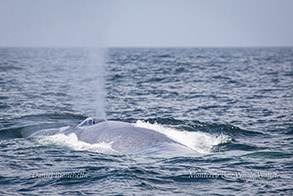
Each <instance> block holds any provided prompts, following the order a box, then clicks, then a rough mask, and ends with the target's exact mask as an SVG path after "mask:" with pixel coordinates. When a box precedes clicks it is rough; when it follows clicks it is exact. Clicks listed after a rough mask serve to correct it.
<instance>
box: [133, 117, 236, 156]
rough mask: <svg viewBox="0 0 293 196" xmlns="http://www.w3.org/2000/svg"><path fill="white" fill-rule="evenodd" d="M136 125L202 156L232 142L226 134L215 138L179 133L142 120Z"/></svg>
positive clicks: (188, 132)
mask: <svg viewBox="0 0 293 196" xmlns="http://www.w3.org/2000/svg"><path fill="white" fill-rule="evenodd" d="M134 125H135V126H137V127H143V128H147V129H153V130H156V131H158V132H160V133H162V134H164V135H166V136H167V137H169V138H171V139H173V140H175V141H176V142H178V143H180V144H183V145H185V146H187V147H189V148H191V149H193V150H195V151H197V152H199V153H202V154H206V153H211V152H212V151H213V147H214V146H216V145H219V144H225V143H228V142H230V141H231V138H230V137H229V136H226V135H224V134H221V135H219V136H214V135H212V134H209V133H204V132H190V131H179V130H176V129H174V128H169V127H165V126H163V125H160V124H157V123H154V124H151V123H148V122H143V121H141V120H138V121H137V122H136V123H134Z"/></svg>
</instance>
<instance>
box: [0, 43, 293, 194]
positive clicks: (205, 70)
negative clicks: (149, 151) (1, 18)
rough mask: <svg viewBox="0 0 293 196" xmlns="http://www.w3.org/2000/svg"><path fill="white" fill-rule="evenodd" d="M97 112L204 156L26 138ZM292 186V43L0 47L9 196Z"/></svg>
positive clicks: (0, 121) (1, 148)
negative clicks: (127, 151)
mask: <svg viewBox="0 0 293 196" xmlns="http://www.w3.org/2000/svg"><path fill="white" fill-rule="evenodd" d="M87 117H98V118H105V119H107V120H116V121H123V122H129V123H132V124H134V125H135V126H139V127H146V128H150V129H153V130H156V131H158V132H161V133H163V134H165V135H167V136H168V137H170V138H172V139H174V140H176V141H177V142H179V143H181V144H183V145H185V146H187V147H189V148H190V149H192V150H194V151H195V152H197V153H196V154H195V155H193V156H186V155H185V156H184V155H182V156H178V155H176V156H175V155H174V156H172V155H166V156H155V155H154V156H153V155H143V154H141V155H140V154H138V155H137V154H136V155H133V154H117V153H113V151H111V146H109V145H105V144H103V143H101V144H96V145H90V144H87V143H84V142H81V141H78V140H77V139H76V137H69V136H65V135H60V134H59V135H55V136H43V137H29V138H26V137H25V136H26V135H28V134H31V133H34V132H36V131H40V130H43V129H49V128H61V127H65V126H71V127H74V126H76V125H78V124H79V123H80V122H81V121H83V120H84V119H85V118H87ZM125 142H127V141H125ZM292 179H293V48H109V49H107V50H103V51H101V50H95V49H86V48H0V195H293V183H292Z"/></svg>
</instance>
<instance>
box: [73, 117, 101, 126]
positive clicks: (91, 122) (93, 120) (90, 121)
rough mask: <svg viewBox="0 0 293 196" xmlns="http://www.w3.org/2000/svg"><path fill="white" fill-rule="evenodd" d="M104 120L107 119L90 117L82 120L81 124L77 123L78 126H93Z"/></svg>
mask: <svg viewBox="0 0 293 196" xmlns="http://www.w3.org/2000/svg"><path fill="white" fill-rule="evenodd" d="M102 121H105V120H102V119H97V118H92V117H89V118H87V119H85V120H84V121H82V122H81V123H80V124H79V125H77V127H85V126H93V125H95V124H97V123H99V122H102Z"/></svg>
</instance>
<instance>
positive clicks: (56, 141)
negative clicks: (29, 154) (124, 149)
mask: <svg viewBox="0 0 293 196" xmlns="http://www.w3.org/2000/svg"><path fill="white" fill-rule="evenodd" d="M36 139H37V142H38V143H40V144H42V145H59V146H65V147H69V148H71V149H73V150H77V151H90V152H98V153H105V154H117V152H116V151H115V150H113V149H112V148H111V145H112V144H111V143H105V142H102V143H97V144H89V143H86V142H82V141H79V140H78V138H77V136H76V135H75V134H74V133H71V134H69V135H64V134H62V133H59V134H56V135H52V136H39V137H36Z"/></svg>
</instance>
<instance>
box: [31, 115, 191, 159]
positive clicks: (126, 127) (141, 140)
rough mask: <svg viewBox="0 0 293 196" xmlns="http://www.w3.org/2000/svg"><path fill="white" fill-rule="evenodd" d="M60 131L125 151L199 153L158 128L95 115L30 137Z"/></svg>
mask: <svg viewBox="0 0 293 196" xmlns="http://www.w3.org/2000/svg"><path fill="white" fill-rule="evenodd" d="M58 133H62V134H65V135H69V134H71V133H74V134H76V136H77V138H78V140H79V141H83V142H86V143H89V144H96V143H101V142H105V143H111V148H112V149H113V150H115V151H116V152H118V153H122V154H129V153H131V154H154V155H156V154H160V155H162V154H165V155H186V154H194V153H196V152H195V151H194V150H192V149H190V148H188V147H186V146H184V145H182V144H180V143H178V142H176V141H174V140H172V139H170V138H169V137H167V136H166V135H164V134H162V133H159V132H157V131H155V130H151V129H146V128H141V127H136V126H134V125H132V124H130V123H126V122H120V121H101V122H98V121H96V120H95V119H93V118H87V119H86V120H84V121H83V122H82V123H80V124H79V125H78V126H77V127H74V128H67V129H49V130H41V131H38V132H35V133H33V134H31V135H30V136H29V137H34V136H50V135H55V134H58Z"/></svg>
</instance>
